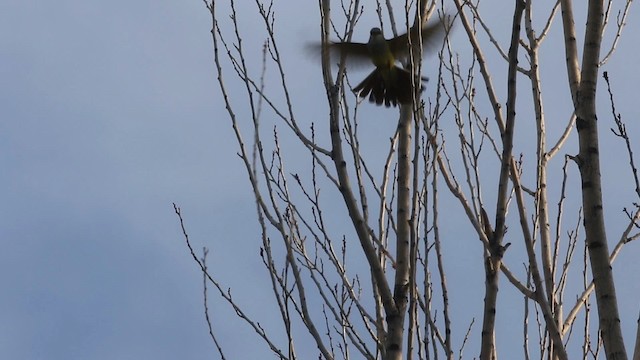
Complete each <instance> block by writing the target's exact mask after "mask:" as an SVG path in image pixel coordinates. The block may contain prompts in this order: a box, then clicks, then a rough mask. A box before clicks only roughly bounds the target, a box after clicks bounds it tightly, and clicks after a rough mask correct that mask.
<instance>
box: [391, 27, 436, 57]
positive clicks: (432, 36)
mask: <svg viewBox="0 0 640 360" xmlns="http://www.w3.org/2000/svg"><path fill="white" fill-rule="evenodd" d="M445 30H446V27H445V22H444V21H443V20H441V19H439V20H438V21H437V22H434V23H432V24H429V25H426V26H424V27H423V28H422V50H423V51H426V50H427V49H429V50H432V49H434V48H435V45H437V44H438V43H440V42H441V41H442V40H443V39H444V35H445ZM409 33H410V34H412V35H411V42H412V43H415V42H416V41H418V40H419V38H418V33H417V31H416V28H415V27H413V28H411V30H410V31H409ZM387 44H388V45H389V49H390V50H391V52H392V53H393V56H394V57H395V58H396V59H404V58H407V57H408V56H409V37H408V36H407V34H402V35H399V36H396V37H394V38H392V39H389V40H387Z"/></svg>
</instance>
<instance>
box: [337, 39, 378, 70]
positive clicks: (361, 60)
mask: <svg viewBox="0 0 640 360" xmlns="http://www.w3.org/2000/svg"><path fill="white" fill-rule="evenodd" d="M329 49H330V50H331V57H332V58H333V59H335V60H340V57H342V56H343V55H344V56H345V57H346V59H347V64H349V65H371V57H370V56H369V49H368V48H367V44H363V43H355V42H332V43H330V44H329Z"/></svg>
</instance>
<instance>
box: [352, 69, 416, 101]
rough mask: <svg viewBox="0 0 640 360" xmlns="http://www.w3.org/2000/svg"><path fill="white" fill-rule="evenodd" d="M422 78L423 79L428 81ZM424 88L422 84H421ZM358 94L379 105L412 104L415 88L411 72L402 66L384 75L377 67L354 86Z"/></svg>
mask: <svg viewBox="0 0 640 360" xmlns="http://www.w3.org/2000/svg"><path fill="white" fill-rule="evenodd" d="M426 80H427V79H426V78H422V81H426ZM420 87H421V88H422V84H420ZM353 90H354V91H355V92H357V93H358V96H360V97H361V98H365V97H367V96H369V101H370V102H372V103H376V104H377V105H382V104H383V103H384V105H385V106H386V107H390V106H391V105H393V106H397V105H398V104H411V98H412V97H413V88H412V86H411V73H410V72H409V71H407V70H405V69H403V68H401V67H398V66H396V67H394V68H393V69H392V71H391V72H390V75H389V76H387V77H386V79H385V77H383V75H382V73H381V70H380V69H377V68H376V69H375V70H373V71H372V72H371V74H369V76H367V77H366V78H365V79H364V80H362V82H360V84H358V85H357V86H356V87H355V88H353Z"/></svg>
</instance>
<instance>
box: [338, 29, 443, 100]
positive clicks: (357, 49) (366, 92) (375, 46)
mask: <svg viewBox="0 0 640 360" xmlns="http://www.w3.org/2000/svg"><path fill="white" fill-rule="evenodd" d="M443 19H444V17H443V18H442V19H439V20H438V21H437V22H434V23H432V24H430V25H425V26H423V27H422V30H421V33H422V43H423V46H422V49H423V51H424V50H427V48H429V47H430V46H429V45H431V46H432V45H433V43H434V42H436V41H437V40H438V39H441V38H443V36H442V35H444V34H445V30H446V28H447V26H445V21H444V20H443ZM408 34H411V40H412V42H413V43H415V42H416V41H418V39H419V38H418V32H417V31H416V28H415V26H414V27H413V28H411V29H410V30H409V32H408V33H406V34H402V35H399V36H396V37H394V38H391V39H385V38H384V35H383V34H382V30H381V29H380V28H378V27H374V28H372V29H371V31H370V32H369V41H368V42H367V43H357V42H346V41H344V42H331V43H329V44H328V48H329V50H330V52H331V55H332V56H336V55H339V56H344V57H345V58H346V60H347V62H348V63H367V62H371V63H372V64H373V65H374V66H375V67H376V68H375V69H374V70H373V71H372V72H371V73H370V74H369V75H368V76H367V77H366V78H364V80H362V81H361V82H360V83H359V84H358V85H356V86H355V87H354V88H353V90H354V91H355V92H356V93H357V94H358V96H359V97H361V98H366V97H367V96H369V101H370V102H372V103H376V105H382V104H384V105H385V106H386V107H390V106H391V105H393V106H397V105H398V104H411V100H412V98H413V87H412V85H411V72H410V71H408V70H406V69H404V68H402V67H400V66H398V65H397V63H398V62H399V61H401V60H403V59H406V58H407V57H408V56H409V54H410V52H409V51H410V46H409V35H408ZM426 80H427V79H426V78H422V81H426ZM420 86H421V85H420Z"/></svg>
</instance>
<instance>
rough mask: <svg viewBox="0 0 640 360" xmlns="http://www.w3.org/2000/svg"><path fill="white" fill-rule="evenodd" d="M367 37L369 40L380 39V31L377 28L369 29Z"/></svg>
mask: <svg viewBox="0 0 640 360" xmlns="http://www.w3.org/2000/svg"><path fill="white" fill-rule="evenodd" d="M369 35H370V36H371V38H377V37H382V30H380V28H378V27H374V28H371V31H370V32H369Z"/></svg>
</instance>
